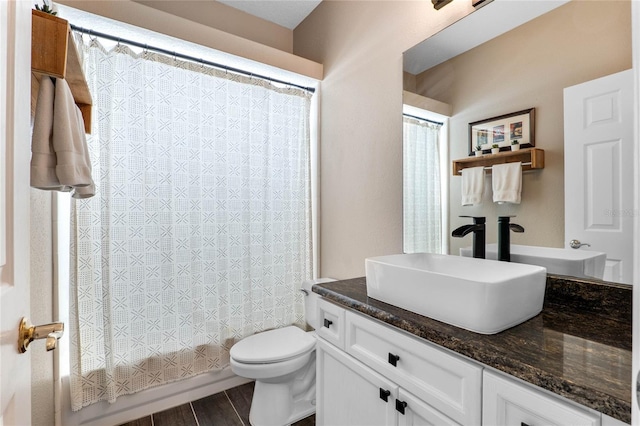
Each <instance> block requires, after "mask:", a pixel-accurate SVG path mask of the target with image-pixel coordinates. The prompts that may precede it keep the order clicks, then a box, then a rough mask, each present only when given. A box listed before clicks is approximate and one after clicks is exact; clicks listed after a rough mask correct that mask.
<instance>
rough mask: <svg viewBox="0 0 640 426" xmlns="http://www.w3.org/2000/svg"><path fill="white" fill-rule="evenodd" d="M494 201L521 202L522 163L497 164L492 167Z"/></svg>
mask: <svg viewBox="0 0 640 426" xmlns="http://www.w3.org/2000/svg"><path fill="white" fill-rule="evenodd" d="M491 181H492V186H493V201H494V202H495V203H513V204H520V193H521V192H522V163H521V162H516V163H507V164H495V165H494V166H493V167H492V178H491Z"/></svg>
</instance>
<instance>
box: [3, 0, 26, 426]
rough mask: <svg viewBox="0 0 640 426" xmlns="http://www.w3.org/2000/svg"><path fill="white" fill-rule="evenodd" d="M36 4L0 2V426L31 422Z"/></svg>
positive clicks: (17, 0)
mask: <svg viewBox="0 0 640 426" xmlns="http://www.w3.org/2000/svg"><path fill="white" fill-rule="evenodd" d="M30 78H31V3H30V2H27V1H24V0H0V404H1V405H0V409H1V410H2V411H0V425H28V424H30V423H31V364H30V356H29V353H28V352H27V353H26V354H19V352H18V325H19V323H20V320H21V318H22V317H23V316H28V314H29V155H30V151H31V149H30V139H31V138H30V134H29V133H30V131H29V120H30V108H29V94H30V91H31V85H30Z"/></svg>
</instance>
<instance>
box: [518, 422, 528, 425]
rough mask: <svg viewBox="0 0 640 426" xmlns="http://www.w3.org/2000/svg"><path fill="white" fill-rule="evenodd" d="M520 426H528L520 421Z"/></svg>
mask: <svg viewBox="0 0 640 426" xmlns="http://www.w3.org/2000/svg"><path fill="white" fill-rule="evenodd" d="M520 426H529V425H528V424H526V423H525V422H520Z"/></svg>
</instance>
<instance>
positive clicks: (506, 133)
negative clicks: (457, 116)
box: [469, 108, 536, 155]
mask: <svg viewBox="0 0 640 426" xmlns="http://www.w3.org/2000/svg"><path fill="white" fill-rule="evenodd" d="M535 110H536V109H535V108H529V109H525V110H523V111H518V112H512V113H510V114H505V115H500V116H498V117H491V118H487V119H484V120H480V121H474V122H473V123H469V155H474V151H475V150H476V147H478V146H479V147H480V148H481V149H482V150H483V151H489V150H490V149H491V147H492V146H493V145H498V147H499V148H500V151H508V150H509V149H510V145H511V144H512V143H513V142H516V141H517V142H518V143H519V144H520V147H521V148H528V147H532V146H535V145H536V144H535V131H534V130H535Z"/></svg>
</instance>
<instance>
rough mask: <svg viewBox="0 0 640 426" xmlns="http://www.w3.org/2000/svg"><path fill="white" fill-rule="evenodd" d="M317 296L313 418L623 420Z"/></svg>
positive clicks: (535, 422) (596, 423)
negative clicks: (317, 317) (314, 410)
mask: <svg viewBox="0 0 640 426" xmlns="http://www.w3.org/2000/svg"><path fill="white" fill-rule="evenodd" d="M319 302H320V303H319V304H318V313H319V318H320V324H321V327H320V328H319V329H318V330H317V334H318V336H319V339H318V346H317V369H318V370H317V373H318V374H317V378H316V393H317V396H316V403H317V407H316V408H317V410H316V424H318V425H319V426H352V425H366V426H373V425H385V426H408V425H469V426H477V425H486V426H494V425H500V426H542V425H545V426H547V425H572V426H605V425H606V426H624V425H625V423H622V422H620V421H619V420H616V419H614V418H612V417H609V416H606V415H603V414H601V413H598V412H597V411H595V410H593V409H590V408H587V407H584V406H582V405H579V404H577V403H575V402H573V401H569V400H567V399H565V398H562V397H560V396H556V395H553V394H551V393H549V392H547V391H544V390H542V389H540V388H537V387H536V386H533V385H530V384H527V383H525V382H523V381H521V380H518V379H516V378H514V377H511V376H509V375H508V374H505V373H502V372H498V371H497V370H494V369H492V368H490V367H487V366H484V365H483V364H480V363H478V362H474V361H472V360H468V359H466V358H464V357H462V356H459V355H456V354H455V353H452V352H451V351H449V350H446V349H444V348H441V347H439V346H437V345H435V344H432V343H430V342H427V341H426V340H423V339H420V338H417V337H415V336H413V335H411V334H409V333H407V332H405V331H402V330H400V329H398V328H395V327H392V326H390V325H386V324H384V323H382V322H380V321H378V320H375V319H373V318H371V317H368V316H366V315H364V314H359V313H356V312H353V311H351V310H347V309H345V308H342V307H340V306H338V305H335V304H332V303H329V302H327V301H325V300H320V301H319ZM324 319H327V320H328V321H326V322H324V325H323V320H324Z"/></svg>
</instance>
